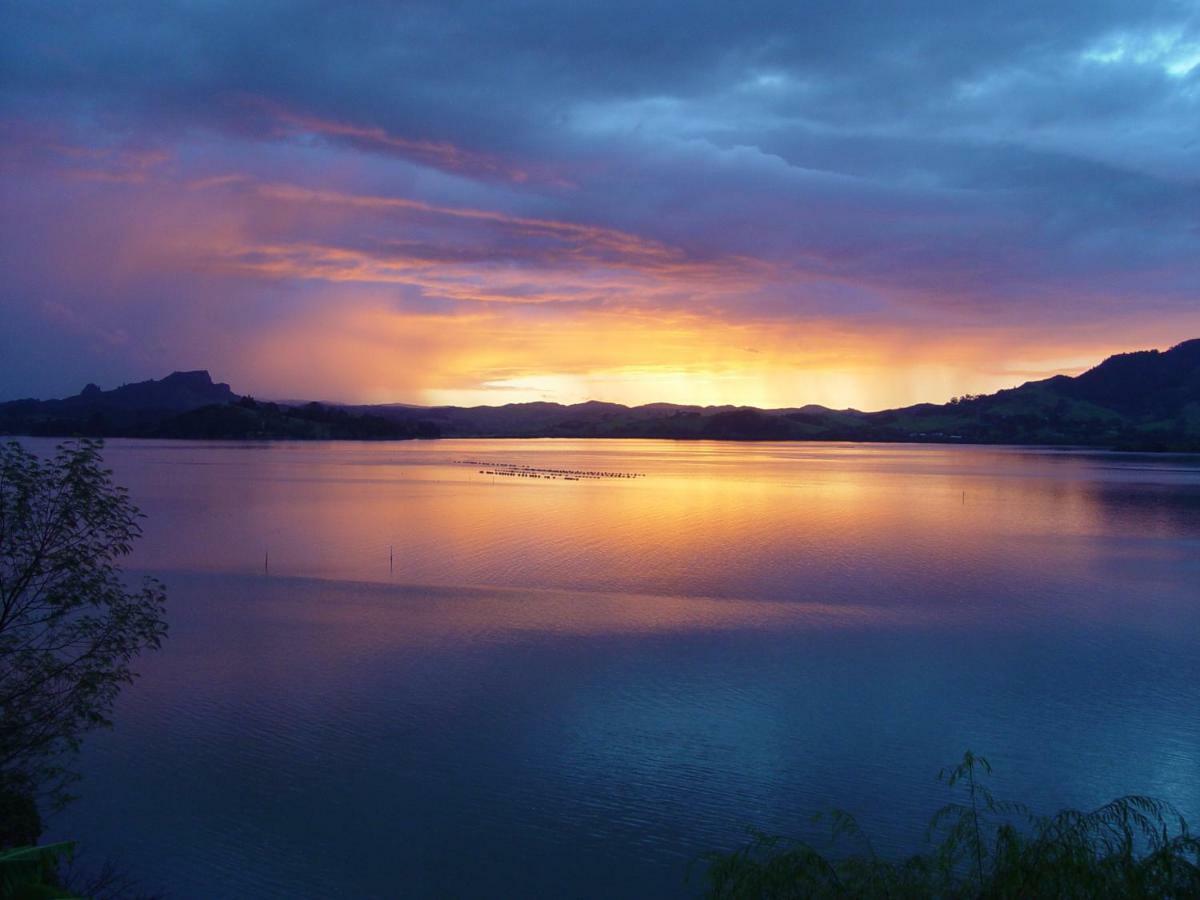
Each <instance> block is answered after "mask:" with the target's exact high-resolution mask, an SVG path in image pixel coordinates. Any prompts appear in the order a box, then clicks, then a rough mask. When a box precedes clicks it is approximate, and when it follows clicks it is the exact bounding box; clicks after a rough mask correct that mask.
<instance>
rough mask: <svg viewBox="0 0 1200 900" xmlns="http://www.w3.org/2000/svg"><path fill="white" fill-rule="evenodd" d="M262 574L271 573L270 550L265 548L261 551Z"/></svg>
mask: <svg viewBox="0 0 1200 900" xmlns="http://www.w3.org/2000/svg"><path fill="white" fill-rule="evenodd" d="M263 574H264V575H270V574H271V554H270V551H267V550H264V551H263Z"/></svg>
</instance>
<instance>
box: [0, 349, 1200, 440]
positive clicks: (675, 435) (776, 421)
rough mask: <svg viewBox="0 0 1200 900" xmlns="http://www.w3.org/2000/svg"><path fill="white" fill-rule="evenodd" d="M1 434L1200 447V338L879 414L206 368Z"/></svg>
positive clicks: (11, 410) (4, 406) (67, 403)
mask: <svg viewBox="0 0 1200 900" xmlns="http://www.w3.org/2000/svg"><path fill="white" fill-rule="evenodd" d="M0 433H7V434H19V433H25V434H48V435H96V436H134V437H186V438H198V439H203V438H236V439H245V438H267V439H269V438H295V439H322V438H326V439H327V438H344V439H368V438H374V439H393V440H394V439H400V438H408V437H464V438H470V437H497V438H499V437H575V438H591V437H612V438H671V439H680V440H696V439H710V440H743V441H745V440H751V441H753V440H782V441H796V440H833V441H888V442H895V441H919V442H933V443H937V442H944V443H1013V444H1038V445H1047V444H1060V445H1062V444H1074V445H1084V446H1099V447H1111V448H1116V449H1138V450H1183V451H1189V452H1191V451H1195V452H1200V338H1198V339H1192V340H1188V341H1183V342H1182V343H1179V344H1176V345H1175V346H1173V347H1171V348H1169V349H1167V350H1162V351H1160V350H1139V351H1133V352H1130V353H1120V354H1116V355H1114V356H1110V357H1108V358H1107V359H1105V360H1103V361H1101V362H1100V363H1099V364H1098V365H1096V366H1094V367H1092V368H1091V369H1088V370H1087V371H1085V372H1083V373H1081V374H1079V375H1075V376H1069V375H1054V376H1051V377H1049V378H1044V379H1040V380H1035V381H1027V382H1025V383H1023V384H1021V385H1018V386H1016V387H1012V388H1005V389H1002V390H999V391H996V392H995V393H992V394H986V395H976V396H972V395H967V396H964V397H956V398H954V399H952V400H951V401H950V402H948V403H942V404H935V403H918V404H914V405H911V406H906V407H901V408H897V409H890V410H882V411H879V412H861V411H859V410H855V409H842V410H835V409H830V408H829V407H825V406H820V405H818V404H807V405H804V406H799V407H783V408H777V409H759V408H757V407H753V406H735V405H729V404H723V405H709V406H701V405H696V404H672V403H662V402H658V403H647V404H642V405H639V406H626V405H624V404H620V403H611V402H607V401H598V400H589V401H585V402H582V403H575V404H566V405H564V404H560V403H554V402H551V401H534V402H529V403H508V404H503V405H500V406H472V407H461V406H426V407H422V406H412V405H408V404H400V403H394V404H374V405H364V404H347V403H311V402H310V403H301V402H289V403H264V402H262V401H256V400H254V399H252V398H249V397H239V396H238V395H237V394H236V393H235V392H234V391H233V390H232V388H230V386H229V385H228V384H225V383H215V382H213V381H212V378H211V376H210V375H209V373H208V372H207V371H205V370H194V371H190V372H173V373H172V374H171V375H168V376H167V377H166V378H163V379H161V380H159V381H153V380H150V381H143V382H137V383H134V384H127V385H122V386H121V387H119V388H115V389H113V390H111V391H102V390H100V389H99V388H98V387H97V386H96V385H94V384H89V385H88V386H86V387H85V388H84V390H83V391H81V392H80V393H79V394H77V395H75V396H73V397H67V398H63V399H61V400H30V399H27V400H16V401H10V402H8V403H0Z"/></svg>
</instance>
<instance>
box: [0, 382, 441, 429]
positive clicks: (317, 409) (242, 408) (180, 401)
mask: <svg viewBox="0 0 1200 900" xmlns="http://www.w3.org/2000/svg"><path fill="white" fill-rule="evenodd" d="M0 434H30V435H47V436H82V437H157V438H188V439H193V440H214V439H226V440H247V439H294V440H330V439H337V440H371V439H374V440H402V439H405V438H416V437H426V438H428V437H438V436H439V433H438V431H437V429H436V428H434V427H432V426H430V425H428V424H427V423H421V422H419V421H414V422H397V421H392V420H388V419H384V418H382V417H380V416H374V415H369V414H363V413H354V412H350V411H349V410H346V409H344V408H342V407H338V406H331V405H323V404H320V403H303V404H278V403H260V402H258V401H256V400H254V399H253V398H251V397H239V396H238V395H237V394H235V393H234V392H233V391H232V390H231V389H230V387H229V385H227V384H215V383H214V382H213V380H212V378H211V377H210V376H209V374H208V372H204V371H199V372H174V373H172V374H170V375H168V376H167V377H166V378H163V379H162V380H161V381H142V382H139V383H137V384H127V385H124V386H123V387H119V388H116V389H115V390H111V391H102V390H100V388H98V387H96V385H94V384H89V385H88V386H87V387H85V388H84V389H83V390H82V391H80V392H79V393H78V394H76V395H75V396H73V397H67V398H65V399H62V400H15V401H13V402H10V403H0Z"/></svg>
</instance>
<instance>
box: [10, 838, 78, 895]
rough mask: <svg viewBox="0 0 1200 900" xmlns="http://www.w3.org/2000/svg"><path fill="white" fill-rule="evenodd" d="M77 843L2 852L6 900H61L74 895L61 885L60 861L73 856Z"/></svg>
mask: <svg viewBox="0 0 1200 900" xmlns="http://www.w3.org/2000/svg"><path fill="white" fill-rule="evenodd" d="M74 850H75V845H74V844H73V843H70V842H67V843H62V844H47V845H46V846H43V847H16V848H14V849H11V850H2V851H0V897H2V898H5V900H9V898H11V900H59V898H70V897H71V896H72V894H71V893H70V892H69V891H67V890H65V889H63V888H62V887H60V885H59V884H58V874H57V872H58V863H59V861H60V860H61V859H64V858H68V859H69V858H70V856H71V855H72V853H73V852H74Z"/></svg>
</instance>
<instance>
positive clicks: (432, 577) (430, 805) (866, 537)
mask: <svg viewBox="0 0 1200 900" xmlns="http://www.w3.org/2000/svg"><path fill="white" fill-rule="evenodd" d="M28 443H29V444H31V445H33V446H37V447H38V448H47V449H48V448H49V447H50V446H51V442H40V441H29V442H28ZM106 456H107V460H108V462H109V464H110V465H111V466H112V468H113V469H114V470H115V472H116V477H117V479H118V480H119V481H121V482H122V483H124V484H126V485H128V486H129V487H130V490H131V492H132V494H133V497H134V499H135V501H136V502H137V503H138V504H139V505H140V506H141V507H142V509H143V510H144V511H145V512H146V514H147V516H148V518H147V519H146V522H145V531H146V534H145V538H144V539H143V541H142V542H141V544H140V545H139V547H138V549H137V551H136V554H135V559H134V560H133V563H132V565H133V566H134V567H135V568H136V569H137V570H139V572H149V573H153V574H155V575H157V576H158V577H160V578H162V579H163V580H164V581H165V582H166V584H167V586H168V590H169V595H170V619H171V628H172V631H171V637H170V639H169V641H168V643H167V644H166V646H165V647H164V649H163V650H162V651H161V652H159V653H158V654H155V655H153V656H150V657H147V658H145V659H144V660H143V662H142V664H141V670H142V672H143V676H144V677H143V678H142V680H141V681H139V682H138V683H137V685H136V686H135V687H133V688H131V689H129V690H128V691H127V692H126V693H125V694H124V695H123V697H122V698H121V701H120V704H119V709H118V711H117V716H116V722H117V725H116V728H115V729H114V730H113V731H111V732H108V733H105V734H101V735H98V736H95V737H93V738H90V739H89V740H88V742H87V744H86V748H85V752H84V758H83V764H84V766H83V768H84V771H85V780H84V782H83V784H82V785H81V786H80V791H79V792H80V794H81V796H82V799H81V800H80V801H79V802H78V803H77V804H75V805H74V806H72V807H70V808H69V809H68V810H66V811H65V812H63V813H61V814H59V815H58V816H57V817H56V818H55V819H54V820H53V822H52V831H53V834H52V836H53V837H60V836H61V837H65V836H71V837H79V838H81V839H82V840H83V841H84V842H85V844H86V845H87V847H88V848H89V851H90V852H91V853H92V854H94V855H98V856H104V855H107V856H111V857H112V858H114V859H117V860H119V861H122V862H124V863H125V864H127V865H128V866H129V867H130V868H131V869H132V870H133V871H135V872H136V874H137V875H138V876H139V877H140V879H141V880H142V882H143V884H144V886H145V887H147V888H153V889H158V890H164V891H166V892H168V893H169V895H170V896H172V897H180V898H191V897H196V898H213V897H226V896H230V897H232V896H291V897H332V896H354V897H396V896H419V897H420V896H436V897H500V896H532V895H545V896H558V897H607V896H647V897H650V896H654V897H669V896H687V895H688V894H690V893H694V892H695V884H693V885H691V886H690V887H689V885H687V884H685V882H684V878H685V874H686V871H687V867H688V861H689V860H690V859H692V858H693V857H694V856H695V855H696V854H697V853H698V852H701V851H703V850H706V849H710V848H714V847H724V846H729V845H731V844H732V843H735V842H737V841H739V840H740V839H741V837H742V836H743V835H744V829H745V827H746V826H748V825H754V826H758V827H761V828H764V829H767V830H770V831H777V832H784V833H790V834H795V835H807V834H809V828H810V826H809V824H808V820H809V816H810V814H811V813H812V812H814V811H817V810H821V809H826V808H828V807H830V806H832V805H837V806H840V807H842V808H846V809H848V810H850V811H851V812H853V813H855V814H856V815H857V816H858V817H859V819H860V821H861V822H862V824H863V825H864V826H866V827H867V828H868V830H869V831H871V832H872V833H873V834H874V835H875V837H876V839H877V843H878V844H880V845H881V846H882V847H884V848H885V849H890V850H892V851H894V852H908V851H912V850H916V849H919V848H920V845H921V840H922V833H923V826H924V821H925V819H926V817H927V815H928V814H929V813H930V812H931V811H932V810H933V809H934V808H935V807H936V806H937V805H938V804H940V803H941V802H942V801H943V799H944V797H945V795H944V793H943V792H942V789H941V788H940V787H939V786H938V784H937V783H936V781H935V780H934V776H935V774H936V771H937V769H938V768H939V767H940V766H942V765H943V764H946V763H950V762H953V761H954V760H955V759H957V758H958V757H959V756H960V755H961V753H962V751H963V750H964V749H966V748H971V749H974V750H975V751H977V752H982V753H984V754H985V755H988V756H989V757H990V758H991V760H992V762H993V764H994V765H995V766H996V768H997V770H998V772H997V776H996V778H995V779H994V781H995V784H994V787H995V788H996V790H997V792H998V793H1000V794H1009V795H1016V796H1020V797H1022V798H1025V799H1031V800H1033V801H1034V802H1035V805H1036V806H1038V807H1040V808H1043V809H1045V810H1047V811H1048V810H1050V809H1052V808H1057V807H1059V806H1062V805H1065V804H1071V805H1080V806H1086V805H1091V804H1098V803H1100V802H1102V801H1104V800H1106V799H1108V798H1110V797H1111V796H1114V795H1117V794H1121V793H1127V792H1143V793H1150V794H1156V795H1159V796H1162V797H1164V798H1167V799H1169V800H1171V801H1173V802H1174V803H1176V804H1177V805H1178V806H1179V807H1180V808H1181V809H1182V810H1183V811H1184V812H1185V814H1186V815H1188V817H1189V818H1190V819H1192V820H1193V822H1195V823H1196V824H1200V462H1198V461H1197V460H1196V459H1194V458H1192V459H1189V458H1185V457H1150V456H1136V455H1117V454H1102V453H1101V454H1098V453H1069V452H1038V451H1030V450H1021V449H996V448H972V447H930V446H888V445H875V446H858V445H833V444H801V445H787V444H758V445H738V444H708V443H703V444H702V443H696V444H677V443H670V442H659V441H645V442H640V441H622V442H608V441H591V442H583V441H551V440H547V441H462V442H453V441H441V442H431V443H398V444H348V443H347V444H342V443H330V444H221V445H214V444H188V443H181V442H180V443H176V442H124V441H114V442H110V444H109V446H108V449H107V452H106ZM462 459H474V460H479V459H485V460H493V461H497V462H510V463H520V464H528V465H537V466H548V467H557V468H564V469H603V470H609V471H618V472H628V473H643V474H644V476H645V477H641V478H636V479H621V480H615V479H609V480H595V481H590V480H585V481H564V480H548V479H537V480H534V479H520V478H506V477H498V476H489V475H486V474H480V472H479V468H480V467H479V466H477V465H464V464H460V463H458V462H456V461H458V460H462ZM389 557H390V562H389ZM264 563H268V566H264ZM268 567H269V568H268ZM264 568H268V571H269V574H268V572H264Z"/></svg>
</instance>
